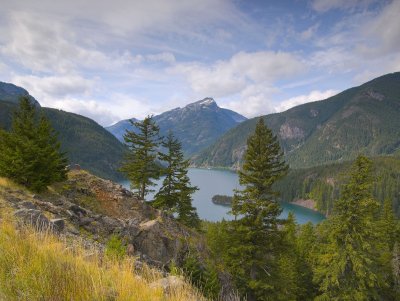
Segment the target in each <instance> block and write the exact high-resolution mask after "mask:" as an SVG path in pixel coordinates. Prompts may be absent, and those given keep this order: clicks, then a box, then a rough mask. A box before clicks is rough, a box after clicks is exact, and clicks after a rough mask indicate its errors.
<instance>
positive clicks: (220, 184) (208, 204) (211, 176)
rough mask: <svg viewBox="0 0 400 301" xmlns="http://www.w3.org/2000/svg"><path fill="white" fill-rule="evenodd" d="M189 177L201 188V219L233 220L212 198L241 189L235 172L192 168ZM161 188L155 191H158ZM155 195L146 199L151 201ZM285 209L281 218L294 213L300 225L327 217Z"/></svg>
mask: <svg viewBox="0 0 400 301" xmlns="http://www.w3.org/2000/svg"><path fill="white" fill-rule="evenodd" d="M188 175H189V177H190V180H191V182H192V185H194V186H197V187H198V188H199V190H198V191H196V192H195V193H194V194H193V206H195V207H196V208H197V212H198V214H199V216H200V218H201V219H204V220H209V221H220V220H222V219H223V218H224V219H232V218H233V217H232V216H231V215H229V214H228V212H229V210H230V208H229V207H226V206H221V205H215V204H214V203H213V202H212V201H211V198H212V197H213V196H214V195H216V194H222V195H230V196H231V195H233V190H234V189H238V188H239V178H238V175H237V174H236V173H234V172H230V171H225V170H215V169H199V168H190V169H189V172H188ZM161 183H162V178H161V179H160V180H158V181H157V185H161ZM121 184H122V185H123V186H124V187H126V188H129V182H122V183H121ZM158 187H159V186H156V187H155V188H154V189H155V190H157V189H158ZM152 197H153V194H150V195H148V196H147V197H146V199H147V200H151V199H152ZM280 205H281V206H282V208H283V212H282V215H281V217H283V218H284V217H287V215H288V214H289V212H290V211H291V212H293V213H294V215H295V216H296V221H297V223H299V224H304V223H307V222H312V223H314V224H315V223H318V222H320V221H322V220H323V219H324V218H325V217H324V216H323V215H322V214H320V213H318V212H315V211H313V210H310V209H307V208H304V207H301V206H298V205H295V204H291V203H286V202H280Z"/></svg>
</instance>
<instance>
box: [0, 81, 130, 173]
mask: <svg viewBox="0 0 400 301" xmlns="http://www.w3.org/2000/svg"><path fill="white" fill-rule="evenodd" d="M21 96H27V97H29V98H30V99H31V101H32V102H33V103H35V104H36V105H37V106H38V107H40V104H39V102H38V101H37V100H36V99H34V98H33V97H32V96H31V95H29V93H28V92H27V91H26V90H25V89H23V88H21V87H18V86H15V85H12V84H8V83H3V82H0V127H2V128H5V129H9V128H10V126H11V117H12V112H13V111H14V110H15V109H16V105H17V104H18V102H19V98H20V97H21ZM40 110H41V111H42V112H43V113H44V114H45V115H46V116H47V117H48V118H49V120H50V122H51V124H52V126H53V128H54V129H55V130H56V132H57V133H58V138H59V139H60V142H61V148H62V151H64V152H66V154H67V157H68V160H69V162H70V164H79V165H80V166H81V167H82V168H84V169H87V170H89V171H90V172H92V173H93V174H95V175H98V176H100V177H103V178H106V179H114V180H118V179H122V175H121V174H120V173H119V172H118V171H117V169H118V168H119V166H120V160H121V158H122V157H123V152H124V150H125V148H124V146H123V144H122V143H120V142H119V141H118V140H117V139H116V138H115V137H114V136H113V135H111V134H110V133H109V132H108V131H106V130H105V129H104V128H103V127H102V126H100V125H99V124H97V123H96V122H95V121H93V120H91V119H89V118H87V117H84V116H81V115H78V114H74V113H69V112H64V111H61V110H57V109H51V108H44V107H41V109H40Z"/></svg>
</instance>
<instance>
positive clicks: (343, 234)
mask: <svg viewBox="0 0 400 301" xmlns="http://www.w3.org/2000/svg"><path fill="white" fill-rule="evenodd" d="M372 182H373V181H372V177H371V161H370V160H369V159H368V158H366V157H364V156H359V157H358V158H357V160H356V161H355V163H354V165H353V167H352V170H351V173H350V180H349V182H348V183H347V184H346V185H345V186H344V188H343V192H342V195H341V198H340V199H339V200H337V201H336V203H335V207H334V214H333V216H332V217H331V219H330V220H328V233H329V234H328V237H327V243H326V244H325V246H323V252H322V254H320V255H319V257H318V265H317V269H316V271H315V276H316V277H315V279H316V280H317V281H318V283H319V285H320V291H321V295H320V296H319V297H318V298H317V299H318V300H373V299H376V298H377V297H378V296H377V291H378V289H379V287H380V285H381V276H380V273H379V269H380V268H381V264H380V263H379V252H380V249H379V247H377V245H376V244H377V243H379V235H377V230H376V223H374V216H375V214H376V211H377V208H378V203H377V202H376V201H375V200H374V199H373V198H372V191H371V188H372Z"/></svg>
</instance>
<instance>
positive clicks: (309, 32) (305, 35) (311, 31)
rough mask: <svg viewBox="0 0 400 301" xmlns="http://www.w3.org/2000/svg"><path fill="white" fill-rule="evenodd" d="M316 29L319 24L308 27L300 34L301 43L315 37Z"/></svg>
mask: <svg viewBox="0 0 400 301" xmlns="http://www.w3.org/2000/svg"><path fill="white" fill-rule="evenodd" d="M318 28H319V23H317V24H314V25H312V26H310V27H309V28H307V29H306V30H304V31H302V32H301V33H300V39H301V40H303V41H307V40H310V39H311V38H313V37H314V36H315V35H316V33H317V31H318Z"/></svg>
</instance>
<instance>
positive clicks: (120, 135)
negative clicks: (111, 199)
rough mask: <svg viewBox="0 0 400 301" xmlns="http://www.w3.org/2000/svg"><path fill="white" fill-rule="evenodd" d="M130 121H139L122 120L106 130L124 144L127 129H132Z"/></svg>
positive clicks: (133, 119) (134, 119) (134, 120)
mask: <svg viewBox="0 0 400 301" xmlns="http://www.w3.org/2000/svg"><path fill="white" fill-rule="evenodd" d="M129 120H132V121H133V122H136V121H138V119H136V118H132V119H126V120H121V121H118V122H117V123H116V124H113V125H110V126H108V127H106V130H107V131H109V132H110V133H111V134H113V135H114V136H115V137H117V139H118V140H119V141H121V142H124V135H125V132H126V129H129V128H131V123H130V121H129Z"/></svg>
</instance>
